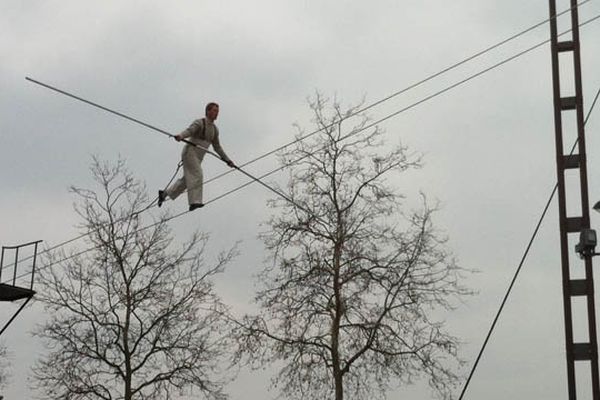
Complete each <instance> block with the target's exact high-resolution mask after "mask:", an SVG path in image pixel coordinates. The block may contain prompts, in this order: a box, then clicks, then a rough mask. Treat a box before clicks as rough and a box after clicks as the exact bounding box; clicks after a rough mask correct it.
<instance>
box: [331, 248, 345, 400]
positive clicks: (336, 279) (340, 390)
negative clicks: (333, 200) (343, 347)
mask: <svg viewBox="0 0 600 400" xmlns="http://www.w3.org/2000/svg"><path fill="white" fill-rule="evenodd" d="M340 253H341V248H340V246H339V245H336V246H335V250H334V255H333V268H334V274H333V292H334V295H335V310H334V315H333V321H332V324H331V325H332V326H331V353H332V354H331V359H332V362H333V378H334V383H335V400H344V387H343V376H342V366H341V362H342V361H341V359H340V350H339V344H340V321H341V319H342V313H343V312H344V307H343V304H342V302H343V301H342V293H341V291H342V288H341V283H340Z"/></svg>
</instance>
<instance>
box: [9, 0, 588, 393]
mask: <svg viewBox="0 0 600 400" xmlns="http://www.w3.org/2000/svg"><path fill="white" fill-rule="evenodd" d="M567 3H568V2H567V1H565V0H562V1H559V7H558V8H559V9H560V10H563V9H565V8H567V7H568V4H567ZM598 14H600V1H599V0H591V1H590V2H588V3H587V4H585V5H584V6H582V7H581V10H580V18H581V20H582V21H584V20H586V19H588V18H592V17H594V16H596V15H598ZM547 16H548V5H547V1H546V0H534V1H529V2H523V1H522V0H478V1H474V0H470V1H467V0H454V1H448V0H420V1H415V0H405V1H397V0H396V1H392V0H375V1H372V2H364V1H362V2H359V1H349V0H346V1H342V0H323V1H316V0H298V1H291V0H278V1H276V0H256V1H252V2H249V1H240V0H231V1H220V2H217V1H210V2H209V1H179V2H171V3H169V4H167V2H161V1H141V0H140V1H102V2H100V1H97V2H88V1H86V2H83V1H75V0H63V1H39V0H38V1H28V0H23V1H9V0H0V50H1V54H2V62H0V86H1V90H0V129H1V130H0V138H1V141H0V176H1V177H2V180H1V182H2V186H3V188H4V190H3V194H2V196H0V224H1V225H0V227H1V228H0V244H2V245H5V246H6V245H14V244H18V243H21V242H27V241H31V240H37V239H43V240H44V241H45V244H47V245H53V244H56V243H59V242H62V241H64V240H67V239H70V238H72V237H75V236H77V235H78V232H77V230H76V228H75V226H74V225H75V224H76V223H77V218H76V215H75V213H74V212H73V210H72V202H73V198H72V197H71V195H70V194H69V193H68V192H67V188H68V186H69V185H73V184H74V185H79V186H90V185H91V180H90V175H89V172H88V166H89V163H90V155H91V154H97V155H99V156H100V157H101V158H104V159H107V160H115V159H116V158H117V157H118V156H119V155H121V156H122V157H124V158H126V159H127V160H128V165H129V167H130V168H131V170H132V171H133V172H134V173H135V174H136V175H137V176H138V177H140V178H141V179H143V180H144V181H145V182H146V183H147V185H148V188H149V189H150V190H151V191H152V193H153V192H154V191H155V190H156V189H158V188H159V187H160V186H162V185H164V184H165V182H166V181H168V179H169V178H170V176H171V174H172V173H173V171H174V168H175V166H176V163H177V162H178V160H179V154H180V148H179V147H178V145H177V144H176V143H174V142H173V141H171V140H168V138H166V137H165V136H162V135H160V134H158V133H155V132H152V131H150V130H148V129H146V128H143V127H140V126H137V125H135V124H132V123H131V122H128V121H125V120H122V119H119V118H117V117H115V116H113V115H110V114H107V113H104V112H101V111H99V110H97V109H93V108H91V107H89V106H87V105H84V104H82V103H79V102H76V101H74V100H71V99H69V98H67V97H64V96H60V95H57V94H55V93H53V92H50V91H49V90H47V89H43V88H41V87H39V86H36V85H34V84H32V83H29V82H27V81H26V80H25V76H30V77H32V78H35V79H38V80H41V81H44V82H46V83H49V84H52V85H56V86H58V87H60V88H62V89H64V90H67V91H72V92H74V93H76V94H78V95H80V96H82V97H85V98H87V99H90V100H92V101H95V102H98V103H101V104H103V105H105V106H108V107H112V108H115V109H117V110H119V111H121V112H124V113H127V114H130V115H132V116H134V117H136V118H139V119H141V120H144V121H146V122H147V123H150V124H153V125H156V126H158V127H160V128H162V129H165V130H168V131H171V132H173V133H177V132H179V131H180V130H182V129H183V128H185V127H186V126H187V125H188V124H189V123H190V122H191V121H192V120H193V119H195V118H197V117H198V116H201V114H202V110H203V106H204V104H205V103H206V102H207V101H212V100H216V101H218V102H219V103H220V104H221V114H220V117H219V121H218V123H219V128H220V131H221V136H222V138H221V142H222V144H223V147H224V148H225V150H226V151H227V153H228V154H229V155H230V157H231V158H232V159H234V160H235V161H236V162H238V163H240V164H241V163H243V162H244V161H247V160H249V159H252V158H254V157H255V156H258V155H260V154H263V153H265V152H268V151H270V150H271V149H273V148H275V147H277V146H280V145H282V144H284V143H286V142H288V141H289V140H290V139H292V138H293V135H294V134H295V130H294V128H293V126H292V125H293V124H294V123H298V124H299V125H301V126H303V127H305V128H306V129H307V130H310V129H311V128H312V127H311V125H310V113H309V112H308V107H307V104H306V98H307V96H310V95H312V94H313V93H314V92H315V90H319V91H320V92H322V93H324V94H325V95H328V96H334V95H336V96H337V97H338V98H339V99H340V100H341V101H342V102H344V103H346V104H354V103H356V102H358V101H359V100H360V99H361V98H362V97H363V96H365V98H366V101H367V103H370V102H374V101H376V100H379V99H381V98H383V97H385V96H388V95H390V94H391V93H394V92H396V91H398V90H400V89H402V88H404V87H406V86H408V85H410V84H412V83H415V82H416V81H419V80H420V79H423V78H425V77H426V76H428V75H430V74H433V73H436V72H438V71H440V70H441V69H443V68H445V67H447V66H449V65H451V64H453V63H455V62H457V61H460V60H462V59H463V58H465V57H467V56H469V55H471V54H473V53H475V52H477V51H479V50H481V49H483V48H485V47H487V46H489V45H491V44H494V43H496V42H498V41H500V40H502V39H505V38H507V37H509V36H511V35H513V34H515V33H517V32H519V31H521V30H523V29H525V28H527V27H529V26H531V25H534V24H536V23H538V22H540V21H542V20H543V19H545V18H547ZM563 18H564V17H563ZM559 26H560V27H561V29H565V28H566V27H568V26H569V25H568V23H567V22H566V20H564V21H563V19H561V20H560V21H559ZM581 35H582V57H583V58H582V61H583V79H584V104H585V106H586V110H587V109H588V107H589V106H590V105H591V100H592V99H593V97H594V95H595V94H596V92H597V90H598V89H599V88H600V75H599V74H598V71H600V51H598V50H599V48H598V38H599V37H600V22H594V23H591V24H590V25H588V26H586V27H584V28H582V30H581ZM547 38H549V30H548V27H547V26H546V25H545V26H543V27H542V28H539V29H537V30H535V31H533V32H531V33H529V34H527V35H524V36H523V37H521V38H519V39H518V40H515V41H512V42H510V43H509V44H507V45H506V46H504V47H502V48H500V49H498V50H496V51H494V52H491V53H489V54H487V55H485V56H484V57H482V58H479V59H477V60H474V61H472V62H470V63H468V64H466V65H465V66H463V67H461V68H458V69H457V70H454V71H452V72H451V73H449V74H446V75H444V76H443V77H441V78H439V79H436V80H433V81H431V82H428V83H427V84H426V85H423V86H420V87H419V88H417V89H414V90H412V91H410V92H407V93H405V94H403V95H401V96H398V97H395V98H394V99H392V100H390V101H388V102H386V103H384V104H383V105H381V106H379V107H377V108H374V109H372V110H371V111H370V113H371V115H372V117H373V118H374V119H380V118H383V117H385V116H386V115H388V114H391V113H393V112H395V111H398V110H400V109H402V108H404V107H406V106H407V105H410V104H412V103H413V102H415V101H418V100H420V99H423V98H424V97H426V96H429V95H431V94H432V93H435V92H437V91H439V90H441V89H443V88H445V87H447V86H448V85H451V84H454V83H456V82H458V81H460V80H462V79H464V78H466V77H468V76H469V75H471V74H473V73H476V72H478V71H480V70H482V69H484V68H486V67H488V66H491V65H493V64H494V63H496V62H499V61H501V60H502V59H504V58H506V57H508V56H511V55H513V54H516V53H517V52H519V51H521V50H524V49H526V48H528V47H530V46H532V45H535V44H537V43H539V42H541V41H543V40H545V39H547ZM550 68H551V65H550V50H549V46H548V45H546V46H543V47H541V48H539V49H537V50H535V51H533V52H531V53H528V54H527V55H525V56H523V57H520V58H518V59H517V60H515V61H512V62H510V63H508V64H506V65H504V66H502V67H500V68H498V69H495V70H493V71H491V72H489V73H486V74H485V75H483V76H481V77H478V78H476V79H474V80H472V81H470V82H468V83H466V84H465V85H462V86H460V87H458V88H455V89H453V90H451V91H449V92H447V93H445V94H443V95H441V96H439V97H436V98H434V99H432V100H430V101H428V102H426V103H424V104H421V105H419V106H417V107H415V108H412V109H411V110H409V111H407V112H404V113H401V114H399V115H398V116H396V117H394V118H392V119H390V120H388V121H386V122H384V123H382V124H381V127H382V128H385V130H386V131H387V136H386V137H387V140H388V141H389V143H390V145H393V144H396V143H399V142H400V141H402V143H404V144H406V145H408V146H410V148H411V149H413V150H415V151H419V152H422V153H423V154H424V155H425V164H426V165H425V168H423V169H422V170H419V171H416V172H411V173H410V174H408V175H406V176H404V177H402V178H401V179H398V180H397V181H394V184H395V185H396V186H397V187H398V188H399V189H400V190H401V191H402V192H403V193H405V194H406V196H408V198H409V203H410V199H415V198H416V196H418V193H419V191H424V192H426V193H428V195H429V196H430V198H432V199H438V200H439V201H440V203H441V204H442V207H443V208H442V210H441V212H440V213H439V215H438V219H437V223H438V225H439V226H440V227H441V228H443V229H444V230H445V231H446V232H447V233H448V235H449V237H450V246H451V247H452V248H453V249H454V251H455V254H456V256H457V258H458V260H459V262H460V264H461V265H463V266H464V267H466V268H474V269H477V270H478V271H479V273H477V274H475V275H473V276H470V277H468V284H469V285H470V286H471V287H472V288H474V289H475V290H478V291H479V295H478V296H476V297H474V298H471V299H468V300H467V302H466V303H465V304H464V305H463V306H462V307H460V308H459V309H457V310H456V311H455V312H452V313H448V314H447V315H446V316H445V320H446V321H447V323H448V326H449V327H450V329H451V332H452V333H454V334H455V335H457V336H459V337H461V338H462V340H463V341H464V343H465V344H464V346H463V348H462V356H463V358H464V359H465V360H466V361H467V365H466V367H465V370H464V372H465V373H466V372H467V371H468V368H470V366H471V365H472V363H473V361H474V359H475V356H476V355H477V352H478V350H479V348H480V346H481V343H482V341H483V339H484V337H485V334H486V332H487V329H488V327H489V325H490V323H491V321H492V318H493V315H494V313H495V312H496V310H497V308H498V306H499V303H500V300H501V298H502V296H503V294H504V292H505V290H506V288H507V286H508V283H509V281H510V279H511V278H512V275H513V273H514V271H515V269H516V266H517V264H518V262H519V260H520V258H521V255H522V252H523V250H524V249H525V246H526V243H527V241H528V239H529V237H530V235H531V233H532V231H533V228H534V226H535V223H536V221H537V219H538V217H539V216H540V214H541V210H542V207H543V205H544V204H545V202H546V199H547V197H548V195H549V194H550V192H551V190H552V187H553V185H554V182H555V180H556V179H555V161H554V127H553V114H552V88H551V75H550V71H551V69H550ZM587 149H588V153H589V154H588V170H589V183H590V196H591V200H592V201H596V200H599V199H600V174H599V172H600V153H599V152H598V149H600V106H599V107H598V109H597V110H596V111H595V112H594V114H592V116H591V118H590V122H589V124H588V126H587ZM276 166H277V164H276V160H275V159H274V158H273V157H269V158H267V159H265V160H263V161H261V162H259V163H256V164H255V165H252V166H251V167H248V170H249V171H250V172H252V173H255V174H260V173H262V172H266V171H269V170H271V169H273V168H275V167H276ZM226 168H227V167H225V166H223V165H221V164H220V163H218V162H217V161H215V160H212V159H210V160H209V159H207V161H206V162H205V164H204V170H205V176H207V177H210V176H214V175H216V174H218V173H220V172H223V171H224V170H225V169H226ZM270 179H271V180H272V181H275V182H282V179H284V177H283V176H273V177H272V178H270ZM243 182H245V178H244V177H243V176H242V175H235V174H231V175H229V176H228V177H227V178H226V179H221V180H217V181H215V182H214V183H211V184H209V185H207V188H206V190H205V193H206V197H207V198H208V199H210V198H212V197H215V196H218V195H219V194H221V193H223V192H225V191H227V190H228V189H230V188H232V187H235V186H236V185H239V184H241V183H243ZM270 197H271V193H270V192H268V191H266V190H265V189H264V188H262V187H260V186H257V185H253V186H250V187H248V188H246V189H244V190H242V191H239V192H237V193H235V194H233V195H231V196H229V197H226V198H224V199H222V200H220V201H218V202H215V203H213V204H210V206H209V207H206V208H205V209H203V210H202V211H201V212H195V213H193V214H186V215H185V216H184V217H181V218H179V219H176V220H173V221H172V222H171V227H172V229H173V232H174V234H175V235H176V236H177V237H181V238H182V239H184V238H186V237H187V235H188V234H189V233H190V232H191V231H192V230H193V229H196V228H198V227H200V228H201V229H202V230H205V231H207V232H210V233H211V235H212V241H211V243H212V248H213V249H214V250H215V251H218V250H220V249H224V248H227V247H229V246H231V245H232V244H233V243H234V242H236V241H241V246H240V250H241V252H242V254H241V256H240V257H239V258H238V259H237V260H236V262H235V263H234V264H232V265H231V266H230V267H229V269H228V270H227V271H226V273H224V274H223V275H222V276H220V278H219V281H218V282H217V284H218V289H219V293H220V294H221V296H222V297H223V299H224V300H225V301H226V302H227V303H228V304H230V305H232V307H233V308H234V310H237V311H239V312H241V311H243V310H244V309H245V304H248V303H249V302H250V301H251V299H252V295H253V290H254V284H253V281H252V276H253V274H254V273H256V272H258V271H259V269H260V266H261V262H262V260H263V256H264V255H263V249H262V245H261V243H260V242H259V241H258V240H257V239H256V235H257V233H258V232H259V231H260V229H261V227H260V223H261V222H262V221H265V220H266V219H267V217H268V209H267V207H266V206H265V202H266V200H267V199H268V198H270ZM168 207H169V208H170V210H171V212H173V213H178V212H180V211H183V210H185V207H186V204H185V200H178V201H177V202H174V203H169V204H168ZM556 211H557V206H556V203H554V204H553V206H552V208H551V215H550V216H549V217H548V218H547V220H546V221H545V223H544V225H543V228H542V231H541V232H540V235H539V238H538V240H537V241H536V243H535V245H534V246H533V249H532V252H531V254H530V257H529V259H528V261H527V263H526V265H525V267H524V270H523V272H522V275H521V277H520V279H519V281H518V282H517V284H516V286H515V288H514V293H513V296H512V297H511V299H510V301H509V302H508V304H507V307H506V309H505V312H504V314H503V316H502V318H501V320H500V322H499V325H498V327H497V329H496V331H495V333H494V336H493V337H492V340H491V342H490V345H489V346H488V350H487V352H486V354H485V356H484V358H483V360H482V362H481V364H480V367H479V369H478V371H477V373H476V374H475V376H474V378H473V381H472V383H471V386H470V390H469V392H468V394H467V396H466V397H465V398H466V399H480V398H486V399H505V398H534V397H535V398H546V399H563V398H565V397H566V378H565V369H566V367H565V365H566V364H565V358H564V339H563V312H562V292H561V278H560V259H559V251H558V246H557V245H558V222H557V217H556V214H557V212H556ZM592 218H593V219H592V223H593V225H594V226H595V227H596V228H599V227H600V215H599V214H596V215H593V216H592ZM73 245H74V246H84V243H74V244H73ZM81 248H82V247H81ZM14 310H15V306H12V305H8V304H2V306H1V308H0V317H1V318H2V320H1V321H0V322H4V321H6V319H7V318H8V316H9V315H11V313H12V312H14ZM577 315H581V313H578V314H577ZM40 318H41V312H40V309H39V307H37V306H35V307H33V308H30V309H28V310H26V311H25V312H23V313H22V314H21V316H20V317H19V318H18V319H17V320H16V322H15V323H13V325H11V327H10V328H9V330H8V331H7V332H6V333H5V334H4V335H3V337H2V342H3V343H4V344H5V345H6V346H7V347H8V349H9V351H10V352H11V361H12V366H13V378H12V380H11V382H10V384H9V386H8V387H7V389H6V390H5V392H4V394H5V398H6V399H7V400H8V399H25V398H30V397H31V396H32V393H31V392H30V391H29V389H28V388H27V374H28V372H29V368H30V367H31V365H32V363H33V361H34V360H35V357H36V356H37V355H38V354H39V351H41V347H40V346H39V344H38V343H36V341H35V339H33V338H31V337H30V336H29V335H28V332H29V331H30V330H31V329H32V327H33V326H34V324H35V323H36V321H39V319H40ZM581 331H582V330H581V329H577V330H576V339H577V337H580V338H581V335H582V333H581ZM588 375H589V373H588V371H587V368H583V369H582V372H581V377H582V379H584V380H585V379H586V378H587V377H588ZM268 386H269V374H268V371H267V372H262V371H261V372H252V373H250V372H243V373H242V374H241V375H240V378H239V379H238V380H236V381H235V382H234V383H232V384H231V385H230V386H229V387H228V391H229V393H230V395H231V399H232V400H242V399H243V400H249V399H250V400H255V399H256V400H258V399H266V398H272V397H274V396H275V395H276V393H275V392H268V391H267V389H268ZM583 386H584V385H582V389H581V390H582V393H587V392H586V388H585V387H583ZM458 392H459V390H458V389H457V394H458ZM389 398H391V399H392V398H415V399H429V398H431V396H430V391H429V389H428V387H427V384H426V383H425V382H415V384H414V385H413V386H411V387H408V388H398V389H397V390H396V391H394V392H393V393H390V395H389Z"/></svg>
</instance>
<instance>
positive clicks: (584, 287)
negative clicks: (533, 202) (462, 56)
mask: <svg viewBox="0 0 600 400" xmlns="http://www.w3.org/2000/svg"><path fill="white" fill-rule="evenodd" d="M549 1H550V34H551V42H552V46H551V52H552V82H553V93H554V126H555V133H556V166H557V175H558V204H559V219H560V249H561V263H562V280H563V305H564V314H565V345H566V356H567V380H568V388H569V400H575V399H576V398H577V386H576V376H578V377H580V378H581V375H580V374H576V366H577V367H578V368H582V367H588V366H589V369H590V372H591V383H592V388H591V395H592V397H591V398H592V399H593V400H600V387H599V375H598V343H597V337H596V310H595V305H594V279H593V272H592V256H591V255H589V254H587V255H582V257H581V258H582V261H579V260H578V259H577V258H576V253H575V251H574V250H573V249H574V246H573V244H574V242H573V239H574V236H575V235H576V234H577V235H578V234H579V233H580V232H581V231H582V230H583V229H589V228H590V211H589V208H590V206H589V200H588V186H587V167H586V164H587V163H586V152H585V131H584V116H583V93H582V83H581V50H580V41H579V16H578V9H577V0H570V7H571V12H570V15H571V18H570V25H571V26H570V29H571V36H570V37H567V36H568V34H567V35H564V38H565V40H562V39H561V41H559V37H558V28H557V18H556V0H549ZM561 63H564V64H561ZM567 71H568V72H567ZM561 78H562V81H564V83H565V85H564V86H562V87H561ZM571 138H572V139H571ZM575 138H576V140H577V146H576V149H575V151H574V152H573V154H572V155H569V154H568V153H565V146H568V149H570V147H571V145H572V143H573V142H572V141H574V140H575ZM565 139H566V140H572V141H571V143H565ZM567 151H569V150H567ZM567 191H568V192H569V193H568V194H569V195H568V196H567ZM578 205H579V206H580V208H579V207H578ZM570 240H571V241H570ZM575 298H580V299H583V301H578V300H575ZM584 309H585V310H584ZM573 314H576V315H578V316H580V315H581V316H583V315H585V314H587V333H586V330H585V329H584V330H583V333H581V332H580V331H581V329H579V328H580V327H579V326H577V327H574V325H573ZM582 319H583V318H581V317H580V318H578V319H577V321H581V320H582ZM574 328H575V329H574ZM574 330H575V332H576V333H577V335H574ZM580 389H581V388H580Z"/></svg>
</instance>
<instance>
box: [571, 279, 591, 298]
mask: <svg viewBox="0 0 600 400" xmlns="http://www.w3.org/2000/svg"><path fill="white" fill-rule="evenodd" d="M590 289H591V288H590V286H588V282H587V280H586V279H571V281H570V282H569V294H570V295H571V296H589V295H591V294H592V292H591V290H590Z"/></svg>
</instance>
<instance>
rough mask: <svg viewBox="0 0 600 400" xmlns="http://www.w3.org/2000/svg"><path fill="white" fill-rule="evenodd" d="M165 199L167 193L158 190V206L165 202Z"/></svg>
mask: <svg viewBox="0 0 600 400" xmlns="http://www.w3.org/2000/svg"><path fill="white" fill-rule="evenodd" d="M166 199H167V194H166V193H165V191H164V190H159V191H158V206H159V207H160V206H162V204H163V203H164V202H165V200H166Z"/></svg>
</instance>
